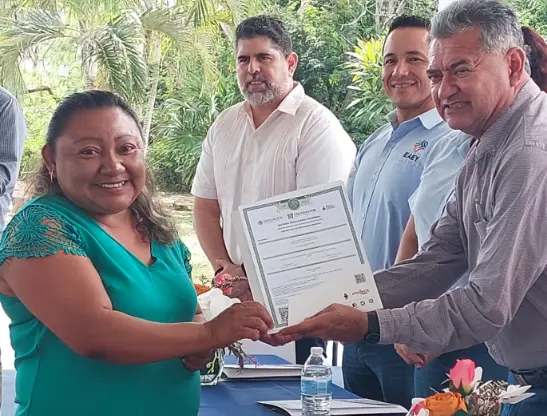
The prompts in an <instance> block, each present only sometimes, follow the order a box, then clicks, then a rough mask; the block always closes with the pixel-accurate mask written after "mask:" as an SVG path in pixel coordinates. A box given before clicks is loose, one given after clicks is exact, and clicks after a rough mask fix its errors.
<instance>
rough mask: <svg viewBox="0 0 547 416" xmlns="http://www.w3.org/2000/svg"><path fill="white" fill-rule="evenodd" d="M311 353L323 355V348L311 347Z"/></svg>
mask: <svg viewBox="0 0 547 416" xmlns="http://www.w3.org/2000/svg"><path fill="white" fill-rule="evenodd" d="M311 353H312V354H313V355H323V347H311Z"/></svg>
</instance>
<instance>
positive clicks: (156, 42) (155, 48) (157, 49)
mask: <svg viewBox="0 0 547 416" xmlns="http://www.w3.org/2000/svg"><path fill="white" fill-rule="evenodd" d="M160 66H161V35H160V34H159V33H152V34H151V36H150V62H149V63H148V68H149V69H150V89H149V92H148V100H146V107H145V108H144V119H143V123H142V124H143V126H142V130H143V140H144V145H145V147H148V141H149V138H150V127H151V125H152V116H153V114H154V106H155V104H156V96H157V93H158V82H159V79H160Z"/></svg>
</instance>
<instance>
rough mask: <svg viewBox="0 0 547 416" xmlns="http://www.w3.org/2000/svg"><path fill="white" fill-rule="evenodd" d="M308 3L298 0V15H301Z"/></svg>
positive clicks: (307, 0) (304, 0) (306, 0)
mask: <svg viewBox="0 0 547 416" xmlns="http://www.w3.org/2000/svg"><path fill="white" fill-rule="evenodd" d="M309 2H310V0H300V7H299V8H298V13H303V12H304V9H305V8H306V6H307V5H308V3H309Z"/></svg>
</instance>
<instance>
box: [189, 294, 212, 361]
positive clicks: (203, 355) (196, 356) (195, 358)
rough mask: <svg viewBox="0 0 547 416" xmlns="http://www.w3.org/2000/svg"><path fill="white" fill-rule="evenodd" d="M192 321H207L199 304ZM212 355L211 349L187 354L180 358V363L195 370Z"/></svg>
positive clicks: (209, 359)
mask: <svg viewBox="0 0 547 416" xmlns="http://www.w3.org/2000/svg"><path fill="white" fill-rule="evenodd" d="M194 322H197V323H205V322H207V320H206V319H205V316H203V312H202V310H201V307H200V306H199V304H198V306H197V309H196V314H195V315H194ZM214 355H215V350H214V349H211V350H208V351H203V352H201V353H198V354H193V355H188V356H186V357H184V358H183V359H182V363H183V364H184V366H185V367H186V368H187V369H188V370H190V371H197V370H199V369H201V368H203V367H205V364H207V363H208V362H209V361H211V360H212V358H213V357H214Z"/></svg>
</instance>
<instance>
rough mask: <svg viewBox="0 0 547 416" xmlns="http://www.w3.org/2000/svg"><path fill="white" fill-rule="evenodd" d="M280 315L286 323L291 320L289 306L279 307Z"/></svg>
mask: <svg viewBox="0 0 547 416" xmlns="http://www.w3.org/2000/svg"><path fill="white" fill-rule="evenodd" d="M278 311H279V315H280V316H281V322H282V323H283V324H286V323H288V322H289V307H288V306H283V307H282V308H279V309H278Z"/></svg>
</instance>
